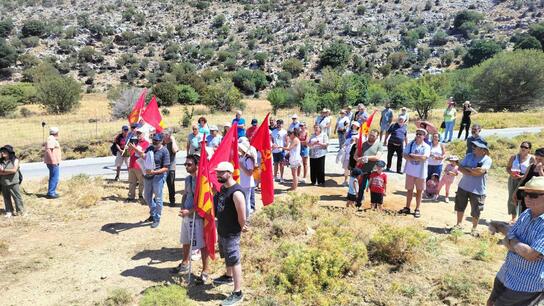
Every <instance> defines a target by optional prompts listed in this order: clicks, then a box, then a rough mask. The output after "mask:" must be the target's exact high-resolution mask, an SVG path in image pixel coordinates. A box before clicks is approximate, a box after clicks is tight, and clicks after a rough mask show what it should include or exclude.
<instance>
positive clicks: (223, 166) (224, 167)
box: [215, 161, 234, 173]
mask: <svg viewBox="0 0 544 306" xmlns="http://www.w3.org/2000/svg"><path fill="white" fill-rule="evenodd" d="M215 171H228V172H230V173H233V172H234V167H233V166H232V164H231V163H229V162H226V161H224V162H220V163H219V164H218V165H217V167H215Z"/></svg>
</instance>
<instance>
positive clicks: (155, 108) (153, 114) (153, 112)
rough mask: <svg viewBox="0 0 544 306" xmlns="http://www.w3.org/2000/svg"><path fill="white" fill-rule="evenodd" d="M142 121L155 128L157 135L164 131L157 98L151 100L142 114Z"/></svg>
mask: <svg viewBox="0 0 544 306" xmlns="http://www.w3.org/2000/svg"><path fill="white" fill-rule="evenodd" d="M142 120H143V121H144V122H145V123H147V124H149V125H150V126H152V127H153V128H155V131H157V133H160V132H162V130H163V129H164V122H163V121H162V116H161V113H160V112H159V105H158V104H157V99H156V98H155V96H153V98H151V101H150V102H149V104H148V105H147V107H146V108H145V110H144V112H143V113H142Z"/></svg>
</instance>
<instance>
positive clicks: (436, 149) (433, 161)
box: [429, 143, 444, 166]
mask: <svg viewBox="0 0 544 306" xmlns="http://www.w3.org/2000/svg"><path fill="white" fill-rule="evenodd" d="M443 154H444V152H443V151H442V145H440V143H439V144H438V145H437V146H435V147H433V146H431V156H429V165H430V166H438V165H442V160H441V159H440V160H438V159H434V158H433V155H434V156H442V155H443Z"/></svg>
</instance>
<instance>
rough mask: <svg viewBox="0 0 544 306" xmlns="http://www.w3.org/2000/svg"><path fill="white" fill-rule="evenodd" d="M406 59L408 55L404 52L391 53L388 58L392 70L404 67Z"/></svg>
mask: <svg viewBox="0 0 544 306" xmlns="http://www.w3.org/2000/svg"><path fill="white" fill-rule="evenodd" d="M407 59H408V55H407V54H406V52H404V51H399V52H393V53H391V54H389V57H388V60H389V63H391V68H393V69H399V68H401V67H402V66H404V63H406V60H407Z"/></svg>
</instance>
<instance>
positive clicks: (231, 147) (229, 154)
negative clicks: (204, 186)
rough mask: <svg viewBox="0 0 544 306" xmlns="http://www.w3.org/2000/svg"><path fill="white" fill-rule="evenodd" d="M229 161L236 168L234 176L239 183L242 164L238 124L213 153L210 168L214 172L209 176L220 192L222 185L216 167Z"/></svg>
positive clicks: (235, 124) (233, 126)
mask: <svg viewBox="0 0 544 306" xmlns="http://www.w3.org/2000/svg"><path fill="white" fill-rule="evenodd" d="M224 161H228V162H230V163H231V164H232V165H233V166H234V173H233V174H232V176H233V178H234V180H236V181H239V179H240V164H239V160H238V123H236V122H235V123H234V124H233V125H232V126H231V127H230V129H229V131H228V132H227V134H225V135H224V136H223V140H221V144H219V147H217V150H215V153H213V156H212V158H211V159H210V164H209V167H210V169H211V170H212V171H211V172H210V175H209V180H210V182H211V183H212V185H213V187H214V188H215V190H217V191H219V190H220V188H221V183H219V182H218V181H217V176H216V175H215V171H213V169H215V167H217V165H218V164H219V163H220V162H224Z"/></svg>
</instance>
